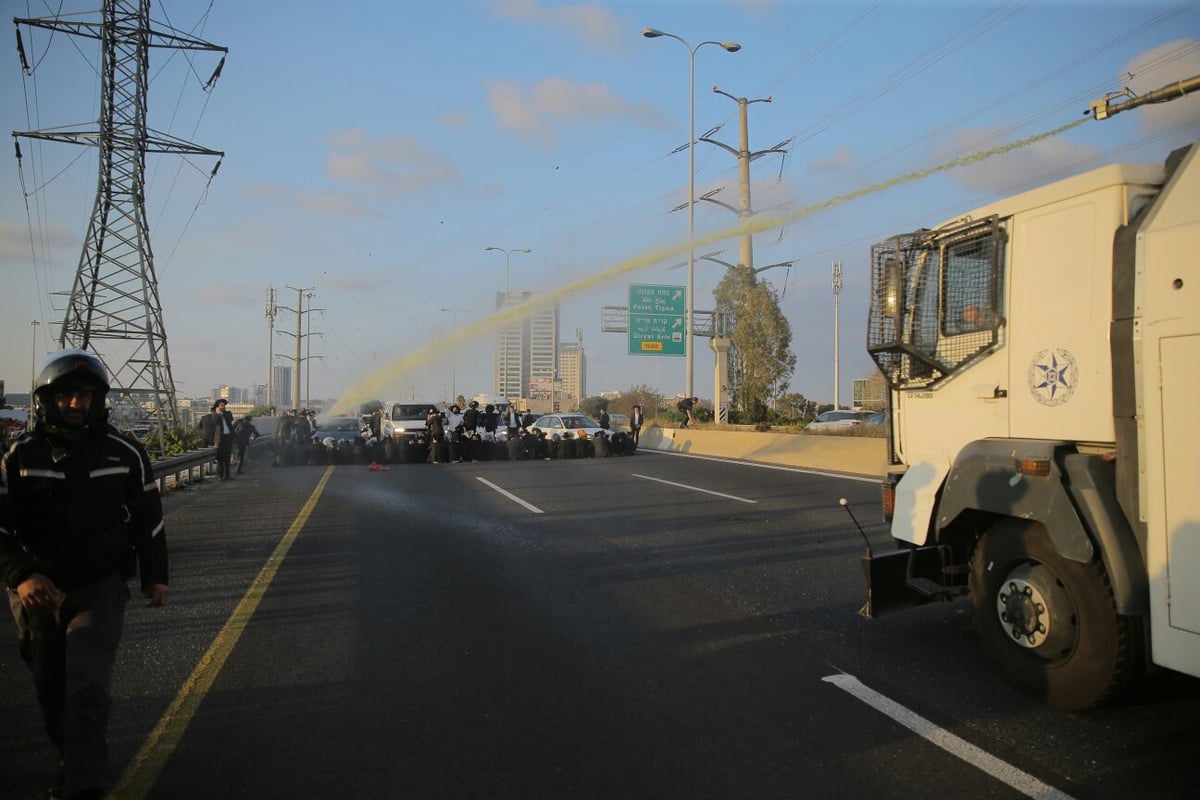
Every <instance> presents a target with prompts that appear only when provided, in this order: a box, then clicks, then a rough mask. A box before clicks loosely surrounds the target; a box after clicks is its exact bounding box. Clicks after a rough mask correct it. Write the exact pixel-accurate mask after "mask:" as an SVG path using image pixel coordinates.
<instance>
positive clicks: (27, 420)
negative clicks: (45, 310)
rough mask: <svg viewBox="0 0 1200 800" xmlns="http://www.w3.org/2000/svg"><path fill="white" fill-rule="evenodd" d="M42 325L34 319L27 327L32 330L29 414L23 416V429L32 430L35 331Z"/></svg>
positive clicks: (35, 376) (35, 348)
mask: <svg viewBox="0 0 1200 800" xmlns="http://www.w3.org/2000/svg"><path fill="white" fill-rule="evenodd" d="M41 324H42V323H40V322H38V321H37V320H36V319H35V320H32V321H31V322H30V323H29V325H30V328H31V329H32V330H33V336H32V340H33V344H32V346H31V347H30V349H29V413H28V414H26V415H25V427H26V428H27V429H28V430H33V395H34V394H35V393H36V392H37V329H38V326H39V325H41Z"/></svg>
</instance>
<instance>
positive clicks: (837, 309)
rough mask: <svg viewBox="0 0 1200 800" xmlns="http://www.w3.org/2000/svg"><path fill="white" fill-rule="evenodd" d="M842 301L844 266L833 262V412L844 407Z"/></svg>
mask: <svg viewBox="0 0 1200 800" xmlns="http://www.w3.org/2000/svg"><path fill="white" fill-rule="evenodd" d="M841 300H842V264H841V262H839V261H835V262H833V410H834V411H836V410H838V409H839V408H841V407H842V405H841V402H840V399H841V395H840V394H839V391H840V388H841V383H842V382H841V379H840V378H839V377H838V365H839V363H840V362H839V359H838V339H839V338H841V320H840V319H839V315H840V313H841Z"/></svg>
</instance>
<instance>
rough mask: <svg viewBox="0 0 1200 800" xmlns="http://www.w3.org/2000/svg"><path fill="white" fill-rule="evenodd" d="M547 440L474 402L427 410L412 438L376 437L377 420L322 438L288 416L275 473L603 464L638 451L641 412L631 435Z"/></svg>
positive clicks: (277, 445)
mask: <svg viewBox="0 0 1200 800" xmlns="http://www.w3.org/2000/svg"><path fill="white" fill-rule="evenodd" d="M607 416H608V415H607V412H606V411H605V412H603V413H602V415H601V422H600V424H601V427H602V430H601V431H599V432H597V433H595V434H594V435H589V433H588V432H587V431H586V430H581V431H575V432H571V433H570V434H564V435H563V436H560V435H558V434H554V435H551V436H547V435H546V433H545V431H542V430H537V429H534V427H533V426H534V422H535V421H536V417H535V416H534V415H533V414H532V413H529V412H524V413H522V412H520V411H518V410H517V409H516V407H515V406H512V405H510V406H509V407H508V408H507V409H505V410H503V411H501V410H499V409H497V408H496V407H495V406H493V405H486V406H484V407H483V408H480V407H479V403H477V402H475V401H472V402H470V403H469V404H468V405H467V408H466V409H465V410H464V409H462V408H461V407H460V406H459V405H458V404H454V405H452V406H450V408H449V409H448V410H447V411H445V412H441V411H439V410H438V409H437V408H436V407H433V406H431V407H430V408H429V411H428V412H427V414H426V419H425V427H424V429H423V430H422V431H420V432H418V433H417V434H415V435H412V433H411V432H406V433H405V435H404V436H395V437H391V436H382V435H381V431H380V423H381V419H380V415H379V413H378V412H376V413H374V414H371V415H366V416H364V417H363V418H362V429H361V433H360V435H359V436H357V437H349V438H347V437H341V438H334V437H323V436H322V435H321V430H320V428H319V427H318V426H317V424H316V422H315V417H314V415H313V413H312V412H311V411H307V410H300V411H297V410H296V409H291V410H289V411H288V412H287V413H285V414H284V415H283V416H282V417H280V418H279V421H278V422H277V423H276V425H275V430H274V432H273V434H272V446H273V450H274V460H273V464H274V465H275V466H300V465H310V466H311V465H316V464H402V463H412V462H427V463H430V464H447V463H461V462H464V461H505V460H507V461H521V460H550V459H562V458H594V457H598V458H604V457H607V456H614V455H630V454H632V453H633V452H634V451H636V450H637V444H638V439H639V434H640V429H641V425H642V422H641V421H642V415H641V410H640V408H637V407H635V409H634V415H633V416H632V417H631V419H632V420H635V421H636V422H635V424H632V425H631V430H630V431H629V432H625V431H609V430H607V429H606V428H605V421H606V419H607Z"/></svg>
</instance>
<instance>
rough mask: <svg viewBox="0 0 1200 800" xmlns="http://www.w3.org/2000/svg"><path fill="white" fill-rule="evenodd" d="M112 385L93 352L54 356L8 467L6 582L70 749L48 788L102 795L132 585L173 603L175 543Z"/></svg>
mask: <svg viewBox="0 0 1200 800" xmlns="http://www.w3.org/2000/svg"><path fill="white" fill-rule="evenodd" d="M108 389H109V384H108V376H107V374H106V373H105V370H104V366H103V365H102V364H101V363H100V360H99V359H97V358H96V357H95V356H93V355H92V354H90V353H87V352H84V351H82V350H64V351H61V352H59V353H56V354H55V355H53V356H51V357H50V359H49V360H48V361H47V362H46V366H45V367H44V368H43V369H42V372H41V374H40V375H39V376H38V380H37V388H36V390H35V392H34V414H35V416H36V420H37V422H36V424H35V426H34V428H33V430H32V431H31V432H29V433H26V434H25V435H23V436H22V437H21V438H20V439H18V440H17V442H16V443H15V444H14V445H13V447H12V448H11V449H10V450H9V451H8V453H7V454H6V455H5V456H4V459H3V463H2V473H0V474H2V475H3V481H4V491H2V492H0V581H2V582H3V583H4V585H5V587H6V588H7V589H8V599H9V605H10V607H11V608H12V612H13V616H14V618H15V619H16V623H17V635H18V638H19V644H20V652H21V657H22V658H23V660H24V661H25V663H26V664H28V665H29V667H30V669H31V670H32V672H33V682H34V686H35V688H36V690H37V699H38V703H39V704H40V705H41V707H42V717H43V722H44V724H45V726H46V731H47V733H48V734H49V735H50V740H51V741H52V742H53V743H54V746H55V748H56V749H57V750H58V752H59V754H60V755H61V757H62V772H61V775H60V785H59V786H57V787H55V789H53V790H52V792H51V794H52V796H54V795H55V794H57V796H61V797H68V798H92V797H101V796H102V795H103V792H104V787H105V785H106V784H107V783H108V778H109V774H108V769H109V765H108V748H107V744H106V732H107V728H108V715H109V708H110V706H111V704H112V697H111V692H110V682H111V674H112V667H113V661H114V660H115V658H116V655H117V646H118V644H119V643H120V640H121V630H122V625H123V622H124V616H125V606H126V603H127V602H128V600H129V588H128V586H127V585H126V581H127V580H128V579H129V578H131V577H133V575H134V574H135V572H139V573H140V576H141V589H142V593H143V594H144V595H145V596H146V597H147V598H148V599H149V601H150V604H151V605H154V606H161V605H164V604H165V603H166V602H167V541H166V535H165V534H164V533H163V514H162V501H161V498H160V497H159V494H158V486H157V484H156V483H155V481H154V475H153V472H152V470H151V466H150V457H149V456H148V455H147V454H146V451H145V449H144V448H143V447H142V445H141V444H140V443H139V442H138V441H137V440H136V439H134V438H133V437H131V436H128V435H126V434H123V433H121V432H120V431H118V430H117V429H116V428H114V427H112V426H110V425H109V424H108V422H107V419H108V412H107V410H106V409H105V407H104V398H105V395H106V394H107V393H108ZM68 665H69V669H68Z"/></svg>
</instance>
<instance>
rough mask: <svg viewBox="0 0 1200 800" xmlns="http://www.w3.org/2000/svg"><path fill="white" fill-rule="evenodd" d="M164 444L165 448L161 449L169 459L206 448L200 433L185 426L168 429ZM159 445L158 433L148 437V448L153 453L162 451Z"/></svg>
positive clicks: (164, 434) (153, 432) (164, 436)
mask: <svg viewBox="0 0 1200 800" xmlns="http://www.w3.org/2000/svg"><path fill="white" fill-rule="evenodd" d="M163 443H164V445H165V446H164V447H163V448H161V449H162V451H163V453H164V455H166V456H168V457H170V456H177V455H181V454H183V453H187V452H189V451H192V450H199V449H200V448H202V447H203V446H204V443H203V441H201V439H200V431H198V430H196V429H195V428H188V427H184V426H179V427H174V428H167V429H166V430H165V431H164V432H163ZM158 444H159V442H158V432H157V431H151V432H150V434H149V435H147V436H146V448H147V449H148V450H149V451H150V452H152V453H153V452H156V451H157V450H159V449H160V448H159V447H158Z"/></svg>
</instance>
